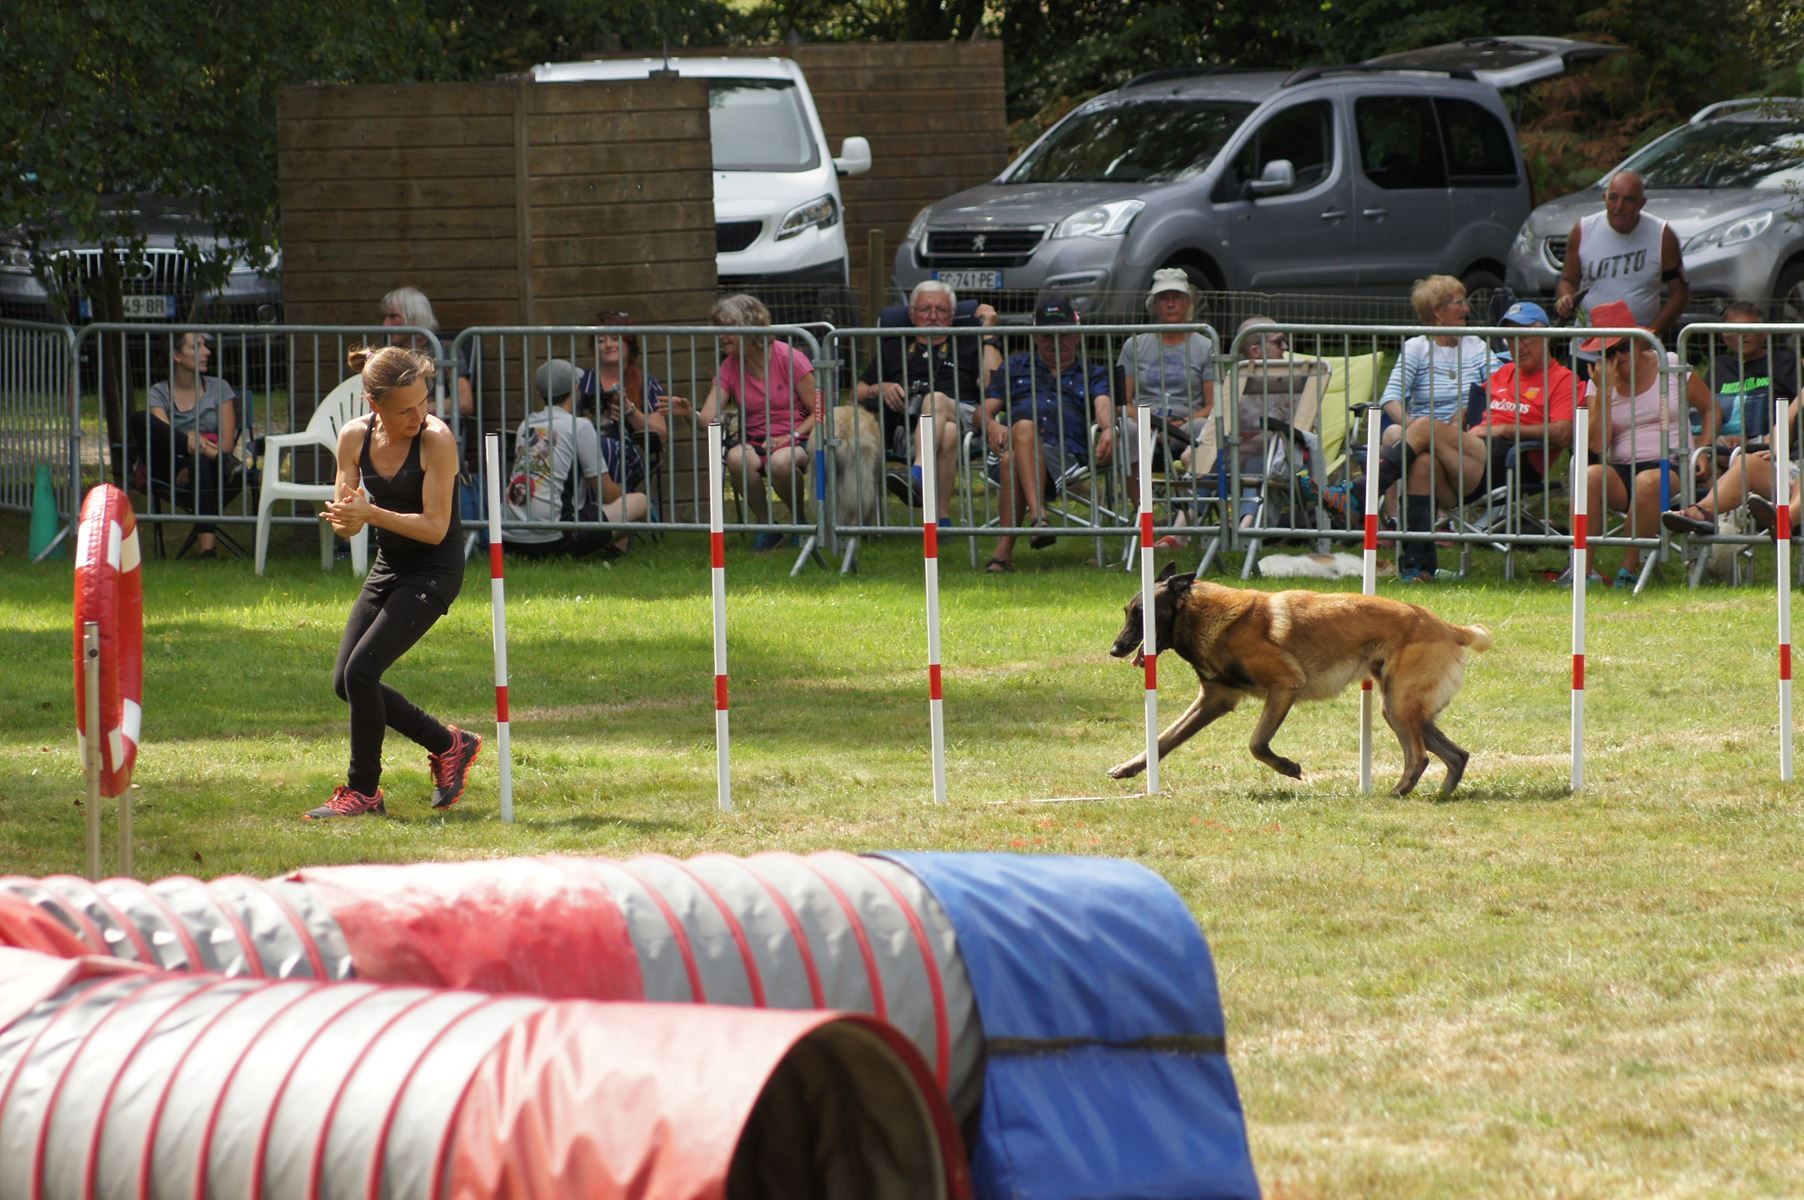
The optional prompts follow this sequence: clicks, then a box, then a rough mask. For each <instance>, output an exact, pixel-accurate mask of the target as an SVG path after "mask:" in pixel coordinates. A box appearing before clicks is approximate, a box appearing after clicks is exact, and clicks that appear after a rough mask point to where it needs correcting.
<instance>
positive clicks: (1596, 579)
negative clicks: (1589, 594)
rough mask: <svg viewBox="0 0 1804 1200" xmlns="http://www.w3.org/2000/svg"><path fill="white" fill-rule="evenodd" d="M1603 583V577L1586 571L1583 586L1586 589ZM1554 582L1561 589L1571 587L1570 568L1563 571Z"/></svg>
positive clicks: (1594, 572)
mask: <svg viewBox="0 0 1804 1200" xmlns="http://www.w3.org/2000/svg"><path fill="white" fill-rule="evenodd" d="M1603 581H1604V577H1603V576H1602V575H1600V574H1598V573H1597V572H1596V571H1586V572H1585V586H1586V587H1595V586H1597V585H1598V584H1600V583H1602V582H1603ZM1554 582H1555V583H1556V584H1558V585H1559V586H1561V587H1567V588H1569V587H1571V586H1572V568H1571V567H1567V568H1566V569H1565V570H1564V571H1561V572H1560V577H1559V578H1558V579H1555V580H1554Z"/></svg>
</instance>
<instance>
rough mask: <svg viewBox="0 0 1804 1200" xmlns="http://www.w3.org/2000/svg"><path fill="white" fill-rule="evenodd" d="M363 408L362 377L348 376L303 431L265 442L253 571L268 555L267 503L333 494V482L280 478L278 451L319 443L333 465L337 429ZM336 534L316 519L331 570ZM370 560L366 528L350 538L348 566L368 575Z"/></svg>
mask: <svg viewBox="0 0 1804 1200" xmlns="http://www.w3.org/2000/svg"><path fill="white" fill-rule="evenodd" d="M362 411H363V379H362V378H361V377H360V376H352V377H351V378H349V379H347V380H345V381H344V382H343V383H341V384H339V385H338V386H337V387H335V388H333V389H332V390H331V392H329V393H327V395H326V398H325V399H324V400H321V401H320V402H319V407H318V408H316V409H314V410H313V419H312V420H310V421H308V422H307V428H306V429H305V430H303V431H302V432H300V433H280V434H276V435H275V436H274V437H271V438H268V439H266V440H265V441H264V443H263V489H262V494H261V495H260V496H259V497H258V500H257V574H259V575H261V574H263V564H264V561H265V560H266V559H267V558H268V557H269V520H270V506H271V505H273V504H274V503H275V502H276V501H278V500H317V501H329V500H331V499H332V497H333V492H334V484H333V483H331V482H326V483H292V482H290V481H289V480H286V479H283V478H281V473H282V451H284V450H304V449H307V448H309V447H323V448H324V449H325V450H326V452H327V453H328V454H330V455H331V456H332V460H333V462H335V463H336V461H337V455H338V430H339V428H340V427H341V426H342V425H343V424H344V423H345V422H346V421H349V420H350V419H351V418H352V417H355V416H357V415H358V414H359V413H361V412H362ZM334 475H336V468H335V469H334ZM336 536H337V535H336V534H334V533H333V532H332V527H331V526H330V525H328V524H326V523H325V522H324V521H321V522H320V523H319V561H320V570H322V571H330V570H331V569H332V545H333V542H334V540H335V539H336ZM369 558H370V531H369V530H368V529H367V528H366V529H361V530H359V531H358V532H357V535H356V536H355V537H353V538H352V539H351V569H352V570H353V571H354V572H356V573H357V574H359V575H363V574H366V573H367V572H368V571H369Z"/></svg>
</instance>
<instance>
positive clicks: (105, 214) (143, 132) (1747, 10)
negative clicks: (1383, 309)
mask: <svg viewBox="0 0 1804 1200" xmlns="http://www.w3.org/2000/svg"><path fill="white" fill-rule="evenodd" d="M1593 4H1594V6H1593V7H1591V8H1588V9H1580V10H1574V9H1573V8H1572V7H1571V6H1569V5H1564V4H1560V5H1556V4H1555V3H1553V2H1552V0H1466V2H1465V3H1462V4H1460V5H1457V6H1445V5H1438V4H1430V3H1426V2H1425V0H1265V2H1263V3H1258V4H1214V5H1206V6H1203V5H1195V4H1191V3H1188V2H1185V0H1058V2H1056V3H1052V2H1048V0H761V2H756V3H751V4H747V3H745V2H744V0H649V2H647V0H393V2H385V3H382V4H375V3H371V2H370V0H284V2H283V3H280V4H275V5H269V4H265V3H260V2H256V0H210V3H209V4H208V5H207V6H205V7H204V8H193V7H179V6H155V5H142V4H138V3H135V2H132V0H10V2H9V3H5V4H0V62H4V63H6V70H5V71H3V72H0V154H3V155H4V158H3V160H0V161H4V162H5V163H7V164H8V170H7V172H6V174H5V175H4V177H0V230H5V229H8V228H12V229H14V230H17V231H20V232H22V234H23V236H24V237H25V238H26V240H27V241H28V242H31V243H34V244H42V242H43V241H44V240H45V239H47V238H49V237H51V236H53V235H54V234H55V233H56V232H58V231H68V232H71V233H73V234H75V235H76V236H78V237H80V238H81V239H82V240H83V241H84V242H86V243H87V244H91V245H92V244H97V245H102V246H109V247H118V248H129V247H131V246H133V245H134V244H136V242H137V241H138V239H139V236H140V235H139V231H138V229H137V227H136V225H135V223H134V220H133V216H132V214H131V213H130V212H129V211H123V212H121V211H115V210H113V209H111V208H110V207H109V206H108V205H107V204H106V203H105V202H104V201H105V197H106V196H107V194H108V192H109V191H110V190H116V189H117V188H120V187H129V188H130V189H132V190H134V191H138V192H140V193H142V194H149V195H155V196H159V197H163V198H165V199H167V200H169V201H172V202H174V203H176V204H178V205H181V206H183V207H186V208H188V209H190V210H191V211H193V212H194V213H196V214H197V215H199V216H200V217H202V218H203V219H204V220H205V221H206V222H208V223H209V224H211V225H212V226H213V227H214V228H215V229H216V230H217V231H218V233H219V235H220V236H221V239H222V244H221V245H220V246H219V247H218V248H217V249H215V250H212V251H210V252H203V251H202V250H201V249H200V248H199V247H194V248H193V249H192V252H193V254H194V256H195V258H196V260H197V262H199V263H200V264H201V265H202V267H203V273H202V281H204V280H205V279H208V278H211V279H213V280H217V279H219V278H222V277H223V274H224V272H225V270H226V268H227V266H228V265H229V263H230V261H231V259H232V258H234V257H238V256H242V257H245V258H248V259H249V260H251V261H253V262H258V261H263V260H265V259H266V258H267V256H268V255H269V254H270V253H271V251H272V249H273V247H274V246H275V245H276V236H277V209H276V205H277V179H276V165H275V149H276V147H275V140H276V139H275V98H276V93H277V91H278V89H280V88H281V87H282V86H284V85H288V84H294V83H303V82H334V81H357V82H393V81H403V80H413V79H420V80H426V79H430V80H459V79H468V80H478V79H489V78H492V77H494V76H495V75H498V74H506V73H511V72H517V71H522V70H525V69H527V68H529V67H530V66H531V65H532V64H534V63H537V62H543V61H555V60H560V59H570V58H580V57H585V56H588V55H591V54H595V53H598V52H609V51H619V50H624V51H640V52H646V53H656V52H658V51H659V50H660V49H662V48H663V47H665V46H669V47H671V48H676V49H680V48H685V47H696V46H709V45H721V44H735V43H739V44H745V43H769V42H774V41H779V40H781V39H783V38H785V37H788V36H800V37H802V38H805V39H808V40H815V41H844V40H853V41H865V40H917V41H920V40H925V41H932V40H938V39H948V38H952V39H964V38H970V37H974V36H983V37H991V38H1000V39H1002V41H1003V45H1004V48H1005V52H1006V54H1007V60H1008V61H1007V78H1008V88H1009V108H1010V115H1011V117H1012V118H1013V119H1014V120H1015V122H1016V137H1017V141H1019V142H1025V141H1026V140H1027V139H1028V138H1029V137H1031V136H1032V135H1033V134H1034V133H1036V132H1037V131H1038V130H1039V129H1041V128H1043V127H1044V126H1045V125H1046V124H1047V123H1048V122H1049V121H1050V120H1052V119H1054V118H1056V117H1057V116H1058V115H1060V114H1061V113H1062V112H1064V111H1065V110H1066V109H1067V108H1069V107H1070V106H1071V105H1072V104H1074V103H1076V102H1078V101H1081V100H1082V99H1083V98H1085V97H1087V96H1090V95H1093V94H1095V93H1096V92H1098V91H1101V90H1103V89H1106V88H1110V87H1115V86H1118V85H1119V84H1121V83H1123V82H1125V81H1126V80H1127V79H1128V78H1130V77H1132V76H1133V75H1135V74H1137V73H1139V72H1141V71H1145V70H1150V69H1153V68H1157V67H1171V66H1185V65H1199V66H1201V65H1223V66H1271V67H1286V68H1290V67H1299V66H1305V65H1310V64H1314V63H1324V62H1336V61H1340V62H1346V61H1356V60H1359V59H1363V58H1368V57H1371V56H1374V55H1377V54H1383V53H1388V52H1391V51H1395V50H1403V49H1409V48H1411V47H1414V46H1421V45H1427V44H1431V43H1434V42H1438V41H1446V40H1450V39H1453V38H1458V37H1465V36H1474V35H1482V34H1491V33H1510V32H1536V33H1553V34H1564V35H1569V36H1576V37H1582V38H1587V39H1592V40H1600V41H1608V42H1614V43H1617V44H1620V45H1623V46H1625V47H1627V48H1629V49H1630V51H1631V53H1630V54H1627V55H1623V56H1620V57H1618V58H1615V59H1613V60H1610V61H1608V62H1606V63H1603V64H1599V65H1596V66H1592V67H1587V68H1584V69H1583V70H1581V71H1579V72H1578V73H1576V74H1574V75H1572V76H1569V77H1566V78H1563V79H1558V80H1553V81H1550V82H1547V83H1543V84H1541V85H1538V86H1536V87H1534V88H1531V89H1529V90H1528V92H1527V93H1526V95H1525V96H1524V97H1522V100H1521V106H1522V113H1521V121H1520V122H1519V124H1520V127H1521V129H1522V131H1523V142H1524V145H1525V148H1527V150H1528V152H1529V156H1530V160H1531V163H1532V165H1533V167H1534V170H1535V173H1536V176H1537V181H1538V182H1539V183H1540V184H1541V186H1542V187H1543V189H1544V190H1549V191H1552V190H1563V189H1565V188H1566V187H1569V186H1571V185H1573V184H1574V183H1577V182H1583V181H1584V180H1585V179H1587V178H1588V177H1589V176H1590V175H1592V174H1594V173H1595V172H1596V171H1597V170H1599V169H1601V168H1602V167H1603V166H1605V165H1607V164H1608V163H1609V162H1610V161H1613V160H1614V159H1615V158H1616V157H1618V156H1620V154H1621V153H1623V152H1624V151H1626V150H1627V149H1629V148H1631V147H1632V145H1633V144H1634V143H1635V142H1637V141H1639V140H1644V139H1645V138H1646V137H1649V136H1652V134H1654V133H1657V132H1659V131H1660V130H1661V129H1663V128H1665V127H1667V126H1670V125H1671V124H1672V123H1673V122H1675V121H1678V120H1681V119H1683V118H1684V116H1685V115H1686V114H1688V113H1690V112H1691V111H1693V110H1694V109H1696V108H1697V107H1698V106H1700V105H1702V104H1704V103H1707V102H1708V101H1710V100H1715V99H1720V98H1723V97H1726V96H1733V95H1745V94H1749V93H1755V92H1761V91H1784V92H1791V93H1793V94H1804V6H1800V5H1799V4H1798V3H1797V0H1593Z"/></svg>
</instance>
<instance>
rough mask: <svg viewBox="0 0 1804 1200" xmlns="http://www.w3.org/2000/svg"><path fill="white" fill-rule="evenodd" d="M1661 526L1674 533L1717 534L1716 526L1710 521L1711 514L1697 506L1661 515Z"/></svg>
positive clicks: (1690, 505) (1688, 506) (1687, 506)
mask: <svg viewBox="0 0 1804 1200" xmlns="http://www.w3.org/2000/svg"><path fill="white" fill-rule="evenodd" d="M1660 524H1662V525H1664V526H1666V527H1667V528H1668V529H1670V530H1672V531H1673V532H1674V533H1702V534H1712V533H1715V532H1716V524H1715V522H1713V521H1711V520H1710V514H1709V513H1707V512H1705V511H1704V510H1703V508H1702V507H1700V506H1699V505H1696V504H1688V505H1686V506H1685V507H1684V508H1678V509H1674V510H1673V511H1671V512H1664V513H1661V514H1660Z"/></svg>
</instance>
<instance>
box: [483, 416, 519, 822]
mask: <svg viewBox="0 0 1804 1200" xmlns="http://www.w3.org/2000/svg"><path fill="white" fill-rule="evenodd" d="M484 441H485V443H486V444H487V451H488V460H489V624H490V626H491V627H492V628H493V630H494V635H495V753H496V755H497V756H498V757H499V758H500V760H501V820H502V821H503V822H504V823H506V824H509V825H511V824H513V821H514V758H513V752H512V751H511V750H510V749H509V748H508V727H507V592H506V586H505V584H504V583H503V581H502V575H501V435H500V434H498V433H491V434H489V435H488V436H487V437H486V438H485V439H484Z"/></svg>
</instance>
